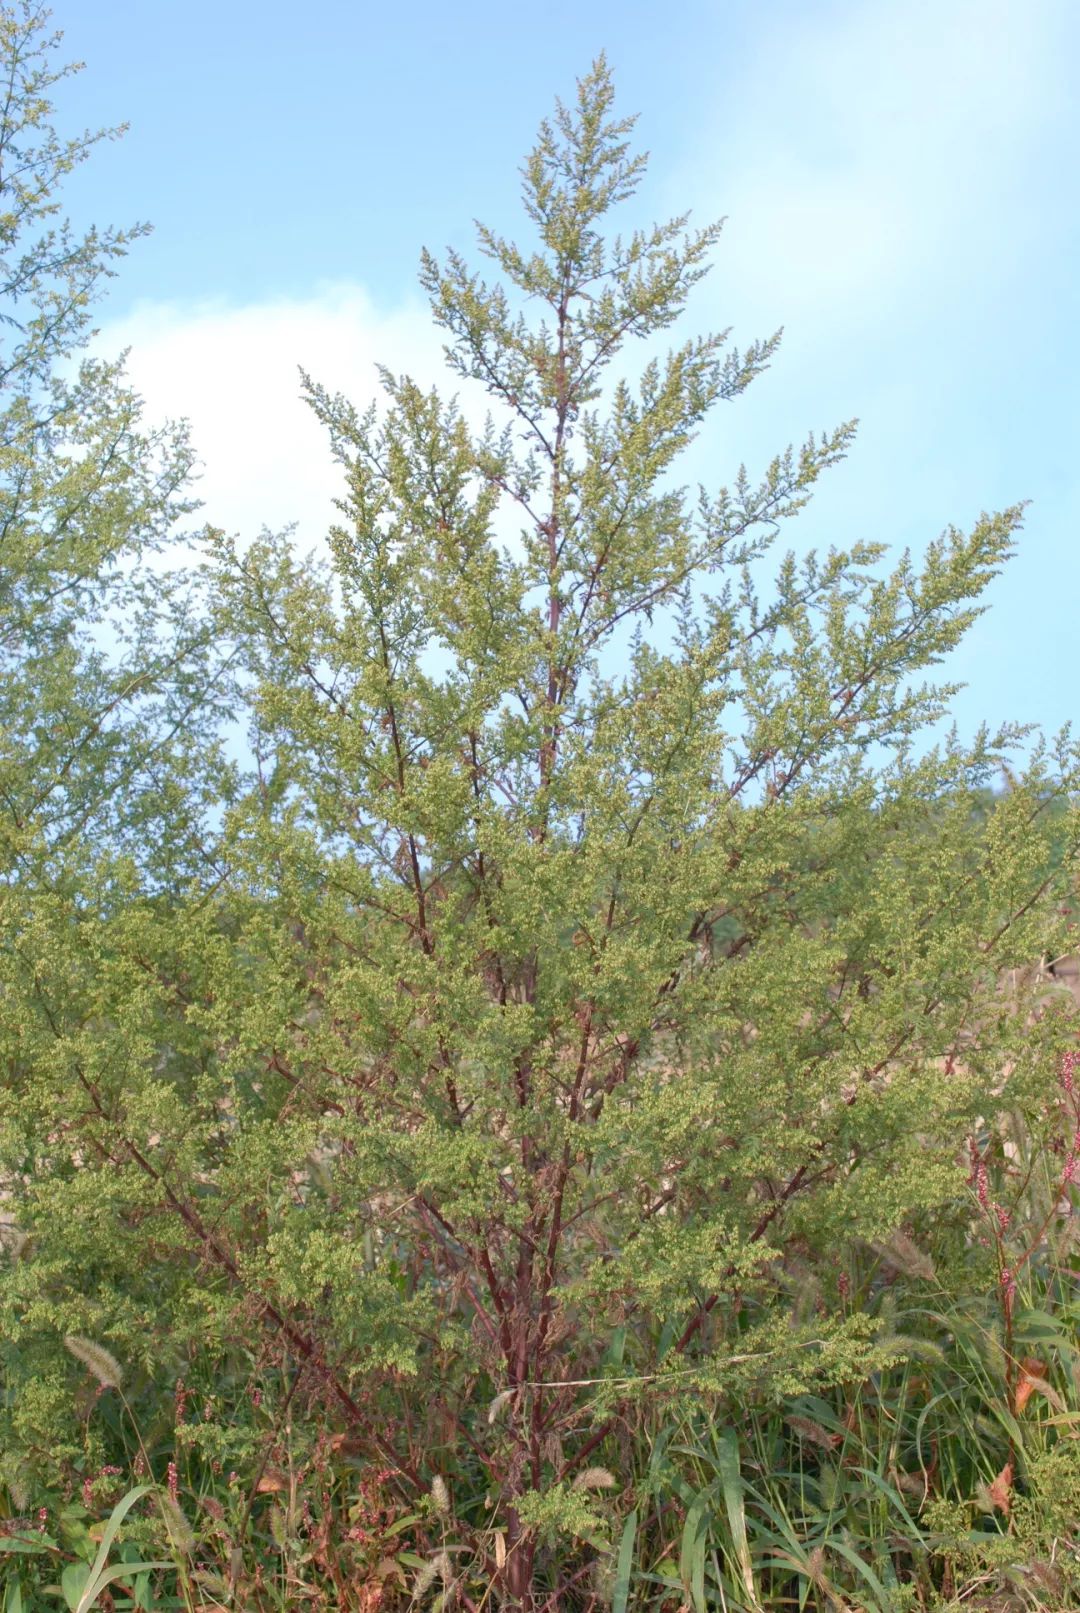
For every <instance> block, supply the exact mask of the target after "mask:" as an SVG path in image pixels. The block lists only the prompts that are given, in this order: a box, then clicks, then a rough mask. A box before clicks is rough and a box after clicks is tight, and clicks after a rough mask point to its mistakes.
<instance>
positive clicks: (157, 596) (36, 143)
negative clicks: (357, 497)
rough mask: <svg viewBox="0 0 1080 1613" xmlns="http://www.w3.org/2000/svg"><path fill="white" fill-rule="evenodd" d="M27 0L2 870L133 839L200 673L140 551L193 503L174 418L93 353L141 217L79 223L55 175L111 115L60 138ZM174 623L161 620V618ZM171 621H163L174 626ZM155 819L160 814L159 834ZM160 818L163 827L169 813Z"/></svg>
mask: <svg viewBox="0 0 1080 1613" xmlns="http://www.w3.org/2000/svg"><path fill="white" fill-rule="evenodd" d="M49 16H50V13H49V12H48V10H47V9H46V8H45V7H44V6H42V5H40V4H38V3H37V0H19V3H15V4H5V5H3V6H2V7H0V85H2V88H0V532H2V541H0V872H2V877H3V879H4V881H5V883H6V884H10V883H11V882H12V881H20V882H23V883H26V882H27V881H29V882H31V883H33V882H34V881H35V880H37V879H38V878H39V877H44V876H42V874H41V859H42V857H45V858H46V860H51V863H52V876H53V883H54V884H55V878H56V875H57V861H58V860H59V861H60V862H64V861H65V858H66V854H67V853H69V852H70V853H71V854H72V855H73V856H74V857H75V860H76V861H78V860H79V859H80V858H81V859H82V860H83V861H85V860H86V854H87V851H88V850H89V848H90V847H91V846H93V847H94V848H95V849H96V850H98V851H99V852H110V853H112V854H115V852H116V851H117V849H119V846H120V845H123V847H124V849H126V850H128V851H141V850H142V849H144V844H145V827H144V824H145V803H146V798H147V796H148V795H151V796H152V795H155V794H156V793H158V792H159V791H160V790H161V789H162V788H164V787H165V786H164V784H163V775H162V760H163V757H164V756H166V755H167V754H168V751H169V747H170V744H174V745H175V733H176V731H177V729H178V725H179V726H181V727H182V725H183V721H184V717H185V715H186V714H187V713H189V712H191V711H193V710H194V709H195V707H196V706H197V704H198V703H199V698H200V691H205V688H206V684H207V678H206V673H205V668H204V667H198V668H197V669H190V668H188V666H187V664H186V663H187V660H188V658H189V657H190V655H191V652H192V650H193V649H195V648H196V647H197V648H198V650H199V652H200V657H201V658H202V659H205V654H206V647H205V643H204V641H203V639H202V637H201V633H202V629H201V628H200V626H199V624H196V623H192V622H184V620H183V608H182V607H181V606H180V600H179V598H177V599H176V600H175V601H174V604H175V605H176V606H178V607H180V612H179V617H177V613H176V611H175V610H174V609H173V608H172V606H170V602H169V590H168V589H167V588H166V587H165V584H164V581H163V579H162V578H161V577H159V578H158V579H157V581H156V583H154V584H153V586H151V580H150V579H149V578H147V577H145V576H144V575H143V574H142V573H141V571H140V570H139V567H138V562H139V560H140V558H141V557H142V556H144V555H146V554H147V553H148V552H149V551H152V550H154V549H156V548H159V547H160V546H161V545H162V543H163V542H164V540H165V538H166V537H167V536H168V534H169V533H170V531H171V530H172V528H173V527H174V525H175V523H176V521H177V520H178V519H179V518H180V517H181V516H182V515H184V514H186V513H188V512H189V511H190V510H191V509H192V508H193V505H192V503H191V501H190V500H189V499H187V498H185V491H184V484H185V482H186V481H187V478H188V476H189V473H190V470H191V464H192V455H191V451H190V448H189V446H188V444H187V441H186V436H185V432H184V429H183V428H182V427H179V426H165V427H161V428H158V429H148V428H147V427H146V426H145V424H144V423H143V420H142V417H141V404H140V400H139V399H138V397H137V396H136V395H135V394H134V393H133V391H132V390H131V387H130V385H129V384H128V382H127V381H126V379H125V376H124V372H123V366H122V363H120V362H118V361H109V360H104V359H101V358H98V357H89V356H87V355H86V353H85V349H86V346H87V344H88V342H89V340H90V338H91V336H92V335H93V330H92V318H93V309H94V305H95V303H96V302H97V301H98V299H99V297H100V295H101V293H102V291H103V289H104V287H105V285H106V283H107V281H108V279H109V278H110V277H111V276H112V275H113V273H114V272H115V268H114V266H115V264H116V262H117V261H118V260H119V259H120V258H122V257H123V255H124V254H125V252H126V251H127V250H128V248H129V246H130V245H131V244H132V242H133V241H134V240H135V239H137V238H138V237H139V236H140V235H142V234H143V233H145V230H144V227H142V226H137V227H136V228H135V229H133V230H129V231H119V230H98V229H97V228H93V227H92V228H90V229H88V230H86V231H85V232H83V233H80V232H79V231H78V230H76V229H75V228H73V227H72V225H71V224H70V223H69V222H68V221H67V220H66V219H64V218H63V217H62V214H61V212H60V205H61V204H60V199H59V196H60V191H61V188H62V186H63V183H64V181H65V179H66V178H67V177H68V176H69V175H70V174H71V172H72V171H73V170H74V169H75V168H76V167H77V166H78V165H80V164H81V163H82V162H83V161H85V160H86V159H87V158H88V157H89V156H90V155H91V153H92V151H93V148H94V147H95V145H96V144H98V143H99V142H100V141H101V140H104V139H109V138H113V137H115V136H116V135H117V134H119V133H120V132H122V131H120V130H101V131H98V132H96V133H86V134H82V135H79V136H76V137H75V138H71V139H66V138H63V137H62V136H61V135H60V134H59V133H58V132H57V130H56V128H55V126H54V121H53V120H54V106H53V96H54V94H56V93H57V90H58V86H60V85H62V84H63V82H64V81H65V80H66V79H67V78H68V77H69V76H70V74H71V73H72V72H74V71H76V70H77V68H76V67H75V66H73V65H66V66H65V65H58V64H57V62H56V53H57V48H58V46H59V43H60V39H61V36H60V35H59V34H54V33H52V32H51V31H50V28H49ZM170 617H173V618H174V620H172V621H170V620H169V618H170ZM178 629H179V631H178ZM161 821H162V820H161V819H160V817H159V824H158V830H159V832H160V827H161ZM174 832H175V825H174Z"/></svg>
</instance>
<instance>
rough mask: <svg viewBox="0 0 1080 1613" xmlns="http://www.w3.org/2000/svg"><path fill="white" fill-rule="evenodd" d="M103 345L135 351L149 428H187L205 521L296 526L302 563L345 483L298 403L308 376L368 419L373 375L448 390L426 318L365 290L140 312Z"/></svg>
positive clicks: (437, 336)
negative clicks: (365, 410) (180, 424)
mask: <svg viewBox="0 0 1080 1613" xmlns="http://www.w3.org/2000/svg"><path fill="white" fill-rule="evenodd" d="M98 345H99V346H100V348H101V350H102V351H103V352H105V353H109V354H115V353H117V352H118V351H120V350H121V349H123V348H130V354H129V358H128V373H129V375H130V377H131V380H132V383H133V385H134V386H135V388H136V390H137V391H139V392H140V393H141V394H142V396H143V398H144V399H145V402H146V411H147V417H148V419H149V420H151V421H160V420H163V419H165V418H170V419H176V418H179V417H186V418H187V420H188V421H189V423H190V427H191V434H192V440H193V442H194V445H195V448H196V451H197V453H198V455H199V458H200V461H201V464H202V473H201V477H200V480H199V483H198V485H197V492H198V495H199V497H200V498H201V499H202V500H203V503H204V508H203V510H202V511H201V519H204V520H206V521H208V522H210V523H212V524H213V525H215V526H220V527H223V528H224V529H225V530H226V531H229V532H236V533H239V534H240V535H241V536H243V537H251V536H253V535H254V534H255V533H257V532H258V531H259V530H260V529H261V528H262V527H263V526H267V527H269V528H271V529H272V530H275V531H276V530H279V529H280V528H282V527H284V526H286V525H288V524H289V523H291V522H294V521H295V522H296V523H297V528H298V533H297V538H298V543H299V545H300V547H301V548H303V549H307V548H309V547H312V546H314V545H315V544H317V543H318V541H319V539H320V538H321V537H322V535H323V534H324V533H325V531H326V529H327V527H328V525H329V524H330V522H331V521H332V520H333V519H334V511H333V504H332V501H333V499H334V498H335V497H336V496H337V494H338V493H339V491H340V480H341V478H340V471H339V468H338V467H337V465H336V464H335V463H334V461H333V459H332V457H331V453H330V447H329V443H328V440H327V436H326V433H325V431H324V429H323V427H322V426H321V425H320V424H319V422H318V421H317V420H316V419H315V417H314V415H313V414H312V412H311V410H310V409H309V408H308V407H307V405H306V404H305V403H304V402H303V401H302V399H301V395H300V392H301V387H300V377H299V373H298V371H299V369H301V368H302V369H304V370H306V371H307V372H308V374H309V375H311V376H312V378H313V379H314V380H316V381H319V382H321V383H322V384H323V385H325V386H326V387H328V388H329V389H330V391H332V392H338V391H340V392H342V393H344V394H345V395H346V396H347V397H348V398H350V399H351V400H352V401H353V402H354V403H355V404H356V405H357V406H358V407H364V406H366V404H367V403H368V402H369V401H370V400H371V399H372V398H374V397H375V396H376V395H377V394H378V392H379V380H378V376H377V374H376V368H375V367H376V365H377V364H385V365H386V366H387V367H388V368H389V369H390V370H392V371H393V372H394V373H395V374H402V373H407V374H409V375H411V376H412V377H413V378H414V379H415V380H416V381H418V382H419V383H420V384H421V385H424V386H428V385H431V384H432V383H433V382H436V381H439V382H440V383H441V382H443V380H444V378H447V372H446V370H445V366H444V363H443V360H442V339H441V333H439V332H438V331H437V330H436V329H435V327H434V326H433V324H432V322H431V319H430V316H429V313H428V310H427V308H426V307H424V306H422V305H420V304H419V303H413V304H405V305H404V306H402V307H401V308H399V309H397V310H395V311H393V312H390V313H385V312H381V311H379V310H377V309H376V308H375V307H374V305H373V303H372V301H371V299H370V298H369V297H368V295H367V294H366V292H365V291H364V290H363V289H362V288H361V287H359V286H340V285H338V286H328V287H324V288H321V289H319V290H317V291H315V292H313V293H312V295H311V296H309V297H305V298H297V299H277V300H273V301H269V302H264V303H254V304H249V305H247V306H241V307H235V306H229V305H227V304H224V303H206V304H203V305H201V306H197V307H194V308H189V307H183V306H179V305H170V304H141V305H138V306H136V307H135V308H134V309H133V311H132V312H131V313H130V314H129V315H128V316H127V317H125V318H123V319H121V320H117V321H113V322H111V323H109V324H106V325H104V326H103V327H102V330H101V333H100V336H99V338H98ZM449 379H450V380H452V379H453V378H452V377H450V378H449ZM447 390H450V391H452V390H453V387H452V386H450V387H448V388H447Z"/></svg>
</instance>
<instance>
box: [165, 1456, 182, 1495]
mask: <svg viewBox="0 0 1080 1613" xmlns="http://www.w3.org/2000/svg"><path fill="white" fill-rule="evenodd" d="M165 1482H166V1485H167V1487H168V1491H169V1500H170V1501H173V1502H179V1499H180V1475H179V1473H178V1472H177V1470H176V1463H175V1462H170V1463H169V1466H168V1468H167V1470H166V1475H165Z"/></svg>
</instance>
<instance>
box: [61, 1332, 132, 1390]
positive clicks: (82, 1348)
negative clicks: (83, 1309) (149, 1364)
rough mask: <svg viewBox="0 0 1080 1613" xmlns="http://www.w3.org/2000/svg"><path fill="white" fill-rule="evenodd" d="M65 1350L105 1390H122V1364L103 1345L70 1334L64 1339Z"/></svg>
mask: <svg viewBox="0 0 1080 1613" xmlns="http://www.w3.org/2000/svg"><path fill="white" fill-rule="evenodd" d="M64 1348H65V1349H66V1350H67V1352H68V1354H69V1355H73V1356H74V1357H75V1359H76V1361H79V1362H81V1364H82V1365H83V1366H84V1367H85V1368H86V1370H87V1372H89V1373H90V1374H91V1375H92V1376H93V1377H95V1378H96V1379H97V1381H98V1383H99V1384H100V1385H101V1387H102V1388H103V1389H119V1388H120V1386H121V1384H122V1383H123V1381H124V1374H123V1373H122V1372H121V1370H120V1363H119V1362H118V1361H117V1359H116V1357H115V1356H113V1355H110V1354H109V1352H108V1350H106V1349H105V1348H104V1347H103V1346H102V1345H100V1344H95V1343H94V1342H93V1340H92V1339H84V1338H80V1337H79V1336H78V1335H77V1334H74V1333H69V1334H67V1336H66V1337H65V1339H64Z"/></svg>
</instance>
